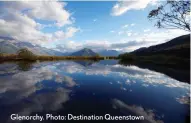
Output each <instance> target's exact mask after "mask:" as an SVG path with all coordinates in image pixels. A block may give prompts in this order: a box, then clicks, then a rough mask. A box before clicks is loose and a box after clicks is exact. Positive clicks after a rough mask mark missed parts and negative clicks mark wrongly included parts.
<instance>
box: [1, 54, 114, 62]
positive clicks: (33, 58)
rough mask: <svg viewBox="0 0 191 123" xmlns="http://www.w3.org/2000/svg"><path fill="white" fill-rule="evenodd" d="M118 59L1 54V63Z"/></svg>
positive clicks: (111, 57)
mask: <svg viewBox="0 0 191 123" xmlns="http://www.w3.org/2000/svg"><path fill="white" fill-rule="evenodd" d="M116 58H117V57H114V56H109V57H104V56H48V55H47V56H45V55H25V56H24V55H23V56H22V55H19V54H1V55H0V61H9V60H29V61H36V60H40V61H44V60H104V59H116Z"/></svg>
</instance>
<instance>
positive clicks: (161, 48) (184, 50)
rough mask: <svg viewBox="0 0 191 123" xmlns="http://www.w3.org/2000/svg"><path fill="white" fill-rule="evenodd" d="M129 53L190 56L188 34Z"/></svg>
mask: <svg viewBox="0 0 191 123" xmlns="http://www.w3.org/2000/svg"><path fill="white" fill-rule="evenodd" d="M131 54H134V55H137V56H147V55H156V54H165V55H176V56H178V57H185V58H190V34H188V35H183V36H180V37H177V38H174V39H172V40H170V41H168V42H165V43H162V44H158V45H155V46H150V47H148V48H146V47H143V48H140V49H137V50H135V51H133V52H131Z"/></svg>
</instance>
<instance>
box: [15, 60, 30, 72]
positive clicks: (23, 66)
mask: <svg viewBox="0 0 191 123" xmlns="http://www.w3.org/2000/svg"><path fill="white" fill-rule="evenodd" d="M33 64H34V62H32V61H18V62H17V65H18V68H19V70H22V71H28V70H30V69H31V68H32V66H33Z"/></svg>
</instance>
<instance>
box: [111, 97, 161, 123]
mask: <svg viewBox="0 0 191 123" xmlns="http://www.w3.org/2000/svg"><path fill="white" fill-rule="evenodd" d="M112 104H113V108H114V109H119V110H120V111H121V112H123V113H124V114H126V115H130V114H131V113H134V115H136V116H144V119H145V120H146V121H147V123H164V122H163V121H162V120H157V119H155V118H156V116H155V113H154V111H153V110H151V109H147V110H145V109H144V108H143V107H141V106H136V105H132V106H130V105H127V104H125V103H124V102H123V101H121V100H118V99H112ZM158 117H159V118H160V116H158ZM162 117H164V116H161V118H162Z"/></svg>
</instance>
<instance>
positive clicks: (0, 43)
mask: <svg viewBox="0 0 191 123" xmlns="http://www.w3.org/2000/svg"><path fill="white" fill-rule="evenodd" d="M22 48H27V49H29V50H30V51H32V52H33V53H35V54H38V55H56V56H70V55H71V56H96V55H98V54H99V55H101V56H118V55H119V52H118V51H115V50H101V51H98V52H94V51H92V50H91V49H88V48H84V49H82V50H79V51H76V52H73V53H72V52H60V51H56V50H53V49H48V48H45V47H41V46H40V45H33V44H32V43H29V42H23V41H16V40H15V39H13V38H9V37H1V36H0V53H11V54H12V53H16V52H17V51H18V50H19V49H22Z"/></svg>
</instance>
